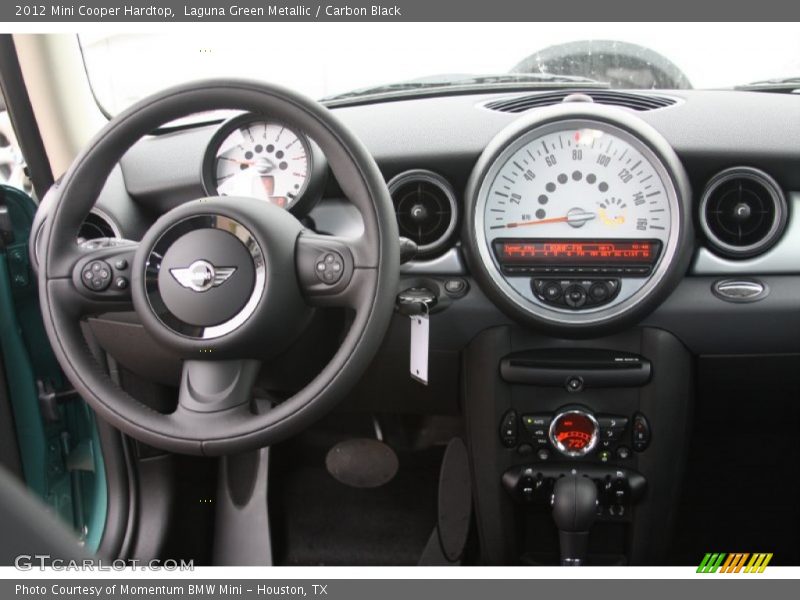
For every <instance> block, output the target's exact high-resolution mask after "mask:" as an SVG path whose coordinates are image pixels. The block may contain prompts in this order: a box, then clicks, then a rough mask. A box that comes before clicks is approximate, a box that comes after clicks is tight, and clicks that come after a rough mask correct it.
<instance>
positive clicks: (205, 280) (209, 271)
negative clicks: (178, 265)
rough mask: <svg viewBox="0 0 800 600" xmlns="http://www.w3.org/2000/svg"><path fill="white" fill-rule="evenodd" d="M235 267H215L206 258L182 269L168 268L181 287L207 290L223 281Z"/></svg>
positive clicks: (197, 290)
mask: <svg viewBox="0 0 800 600" xmlns="http://www.w3.org/2000/svg"><path fill="white" fill-rule="evenodd" d="M234 271H236V267H215V266H214V265H212V264H211V263H210V262H208V261H207V260H196V261H194V262H193V263H192V264H191V265H189V266H188V267H185V268H183V269H170V270H169V272H170V275H172V276H173V277H174V278H175V281H177V282H178V283H180V284H181V285H182V286H183V287H185V288H189V289H190V290H192V291H195V292H207V291H208V290H210V289H211V288H215V287H217V286H220V285H222V284H223V283H225V282H226V281H227V280H228V278H230V276H231V275H233V273H234Z"/></svg>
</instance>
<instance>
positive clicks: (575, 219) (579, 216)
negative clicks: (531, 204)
mask: <svg viewBox="0 0 800 600" xmlns="http://www.w3.org/2000/svg"><path fill="white" fill-rule="evenodd" d="M594 217H595V214H594V213H589V212H579V211H575V210H571V211H570V212H569V213H567V214H566V215H564V216H563V217H552V218H550V219H539V220H538V221H517V222H516V223H506V225H505V226H506V227H507V228H509V229H512V228H514V227H527V226H528V225H547V224H548V223H576V227H580V226H581V225H583V224H584V223H586V221H591V220H592V219H594Z"/></svg>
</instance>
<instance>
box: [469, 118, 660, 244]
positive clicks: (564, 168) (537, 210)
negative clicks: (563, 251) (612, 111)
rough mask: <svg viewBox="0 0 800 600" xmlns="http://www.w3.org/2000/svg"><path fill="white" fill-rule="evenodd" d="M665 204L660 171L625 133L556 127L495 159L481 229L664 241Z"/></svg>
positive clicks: (492, 233)
mask: <svg viewBox="0 0 800 600" xmlns="http://www.w3.org/2000/svg"><path fill="white" fill-rule="evenodd" d="M670 211H671V208H670V204H669V200H668V194H667V192H666V189H665V186H664V182H663V181H662V180H661V177H660V175H659V174H658V173H657V172H656V169H655V167H654V166H653V164H652V163H651V162H650V160H648V159H647V158H646V157H645V156H643V154H642V152H641V151H640V150H639V149H637V148H636V147H634V146H633V145H632V144H631V143H630V142H629V141H628V140H627V139H625V138H623V137H620V135H619V134H617V133H615V132H612V131H603V130H601V129H596V128H589V127H576V128H574V129H573V128H560V127H559V128H557V129H556V130H554V131H551V132H549V133H543V134H542V135H540V136H537V137H535V138H534V139H531V140H530V141H528V142H527V143H525V144H524V145H522V146H521V147H520V148H519V149H517V150H516V151H515V152H514V153H513V154H511V155H510V156H509V157H508V158H507V159H506V160H505V162H504V163H503V164H502V165H501V166H500V168H499V169H498V171H497V174H496V176H495V177H494V180H493V182H492V184H491V186H490V187H489V190H488V195H487V198H486V203H485V208H484V230H485V234H486V238H487V240H489V241H490V242H491V241H492V240H494V239H497V238H505V239H509V238H511V239H513V238H525V239H528V238H538V239H550V240H554V241H557V240H563V239H570V240H577V239H585V238H588V239H596V240H605V239H609V238H613V239H619V238H623V239H640V238H641V239H648V240H649V239H657V240H662V241H663V240H666V239H667V237H668V236H669V229H670ZM557 250H558V248H557V247H556V246H551V247H550V249H549V251H550V252H551V253H553V258H556V259H558V258H565V256H561V257H559V256H556V254H557ZM542 251H543V252H547V250H542ZM579 251H580V247H575V248H574V249H573V252H579ZM597 251H598V252H602V251H601V250H597ZM567 252H568V251H567ZM591 256H592V255H588V256H587V258H591Z"/></svg>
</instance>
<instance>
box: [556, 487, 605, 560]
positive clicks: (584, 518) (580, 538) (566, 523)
mask: <svg viewBox="0 0 800 600" xmlns="http://www.w3.org/2000/svg"><path fill="white" fill-rule="evenodd" d="M552 505H553V520H554V521H555V523H556V527H558V541H559V545H560V547H561V565H562V566H572V567H578V566H580V565H582V564H583V563H584V562H585V560H586V546H587V543H588V541H589V529H590V528H591V527H592V524H593V523H594V519H595V515H596V511H597V486H596V485H595V483H594V481H592V480H591V479H589V478H588V477H582V476H579V475H577V474H576V473H574V472H573V473H572V474H570V475H567V476H565V477H561V478H560V479H558V480H557V481H556V483H555V486H554V487H553V498H552Z"/></svg>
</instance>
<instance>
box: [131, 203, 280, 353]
mask: <svg viewBox="0 0 800 600" xmlns="http://www.w3.org/2000/svg"><path fill="white" fill-rule="evenodd" d="M198 229H218V230H220V231H225V232H226V233H230V234H232V235H233V236H235V237H236V238H238V239H239V241H240V242H242V244H244V246H245V248H246V249H247V251H248V252H249V254H250V257H251V258H252V259H253V267H254V272H255V283H254V285H253V290H252V292H251V293H250V297H249V298H248V299H247V302H246V303H245V305H244V307H243V308H242V309H241V310H240V311H239V312H238V313H236V314H235V315H234V316H233V317H231V318H230V319H228V320H227V321H225V322H223V323H220V324H218V325H213V326H209V327H198V326H196V325H190V324H189V323H185V322H184V321H181V320H180V319H179V318H178V317H176V316H175V315H174V314H173V313H172V312H170V311H169V309H168V308H167V307H166V305H165V304H164V301H163V299H162V297H161V292H160V291H159V287H158V274H159V271H160V269H161V261H162V260H163V257H164V254H165V253H166V251H167V249H168V248H169V247H170V246H171V245H172V243H173V242H175V241H176V240H177V239H178V238H180V237H181V236H183V235H185V234H187V233H189V232H190V231H195V230H198ZM266 280H267V271H266V265H265V261H264V253H263V251H262V250H261V246H259V244H258V242H257V241H256V239H255V237H254V236H253V234H252V233H250V231H249V230H248V229H247V228H246V227H245V226H244V225H242V224H241V223H239V222H238V221H235V220H234V219H231V218H230V217H225V216H222V215H196V216H192V217H188V218H186V219H183V220H182V221H178V222H177V223H175V224H174V225H172V226H171V227H169V229H167V230H166V231H165V232H164V233H162V234H161V236H159V238H158V239H157V240H156V243H155V244H154V245H153V248H152V249H151V250H150V253H149V254H148V257H147V261H146V262H145V272H144V282H145V296H146V297H147V303H148V305H149V306H150V309H151V310H152V311H153V314H154V315H155V317H156V318H157V319H158V320H159V321H160V322H161V324H162V325H164V326H165V327H167V328H168V329H170V330H171V331H173V332H175V333H177V334H179V335H182V336H184V337H187V338H191V339H197V340H212V339H215V338H219V337H222V336H223V335H227V334H229V333H231V332H233V331H235V330H237V329H238V328H239V327H241V326H242V325H243V324H244V323H245V321H247V319H249V318H250V317H251V316H252V314H253V313H254V312H255V310H256V307H257V306H258V304H259V302H260V301H261V298H262V297H263V296H264V290H265V289H266Z"/></svg>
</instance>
